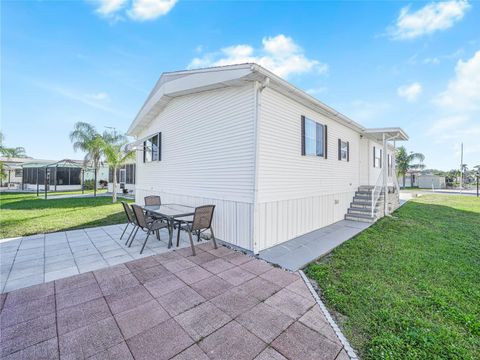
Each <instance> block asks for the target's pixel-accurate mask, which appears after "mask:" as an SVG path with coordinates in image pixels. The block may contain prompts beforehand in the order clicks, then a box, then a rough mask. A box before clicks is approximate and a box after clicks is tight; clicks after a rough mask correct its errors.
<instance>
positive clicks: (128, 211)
mask: <svg viewBox="0 0 480 360" xmlns="http://www.w3.org/2000/svg"><path fill="white" fill-rule="evenodd" d="M122 205H123V210H124V211H125V215H127V226H125V229H123V232H122V235H121V236H120V239H122V238H123V235H125V231H127V228H128V226H129V225H132V226H133V229H132V231H130V234H129V235H128V238H127V241H126V242H125V245H127V244H128V240H130V237H131V236H132V234H133V231H134V230H135V228H136V227H137V223H136V221H135V215H134V214H133V212H132V209H130V207H129V206H128V204H127V203H126V202H125V201H122Z"/></svg>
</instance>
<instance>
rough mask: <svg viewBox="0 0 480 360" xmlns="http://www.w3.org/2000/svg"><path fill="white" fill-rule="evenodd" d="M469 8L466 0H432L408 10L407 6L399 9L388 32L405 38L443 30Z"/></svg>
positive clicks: (460, 17)
mask: <svg viewBox="0 0 480 360" xmlns="http://www.w3.org/2000/svg"><path fill="white" fill-rule="evenodd" d="M469 8H470V4H469V3H468V2H467V1H466V0H451V1H444V2H432V3H430V4H427V5H425V6H424V7H422V8H421V9H419V10H417V11H410V7H409V6H407V7H404V8H402V9H401V10H400V15H399V16H398V18H397V20H396V23H395V25H394V26H393V27H391V28H390V29H388V33H389V35H390V37H391V38H393V39H397V40H405V39H414V38H417V37H420V36H424V35H428V34H432V33H434V32H436V31H439V30H445V29H448V28H450V27H452V26H453V24H454V23H456V22H458V21H460V20H461V19H462V18H463V16H464V15H465V13H466V12H467V11H468V9H469Z"/></svg>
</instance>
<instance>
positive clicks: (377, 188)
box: [372, 171, 383, 218]
mask: <svg viewBox="0 0 480 360" xmlns="http://www.w3.org/2000/svg"><path fill="white" fill-rule="evenodd" d="M382 189H383V171H381V172H380V174H379V175H378V178H377V182H376V183H375V186H374V187H373V189H372V218H373V217H374V215H375V208H376V207H377V201H378V198H379V197H380V194H381V193H382Z"/></svg>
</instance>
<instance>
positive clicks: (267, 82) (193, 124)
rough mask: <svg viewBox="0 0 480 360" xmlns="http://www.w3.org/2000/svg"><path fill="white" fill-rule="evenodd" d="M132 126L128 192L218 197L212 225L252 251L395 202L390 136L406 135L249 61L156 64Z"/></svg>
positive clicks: (180, 199) (203, 200)
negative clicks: (371, 123) (174, 67)
mask: <svg viewBox="0 0 480 360" xmlns="http://www.w3.org/2000/svg"><path fill="white" fill-rule="evenodd" d="M128 135H131V136H134V137H135V138H136V139H137V141H135V142H134V143H132V144H130V147H131V148H134V149H136V150H138V151H137V161H136V163H137V169H136V170H137V173H136V199H138V200H139V201H141V199H143V197H144V196H145V195H150V194H158V195H161V196H162V201H163V202H170V203H171V202H176V203H182V204H187V205H188V204H190V205H202V204H215V205H216V210H215V219H214V228H215V234H216V236H217V237H218V238H220V239H222V240H224V241H226V242H229V243H231V244H233V245H236V246H238V247H241V248H244V249H247V250H251V251H253V252H255V253H258V252H259V251H260V250H263V249H266V248H268V247H271V246H273V245H276V244H280V243H282V242H285V241H287V240H290V239H293V238H295V237H297V236H299V235H302V234H305V233H307V232H310V231H313V230H315V229H318V228H321V227H324V226H326V225H329V224H332V223H334V222H337V221H339V220H342V219H344V218H345V217H347V218H350V219H357V220H365V221H373V220H375V218H377V217H379V216H382V214H383V213H384V211H385V210H386V211H392V210H393V208H395V207H396V205H397V199H398V184H397V179H396V176H395V164H394V156H393V154H394V147H393V146H392V145H393V144H392V143H391V142H392V141H395V140H397V141H398V140H407V139H408V137H407V135H406V134H405V133H404V132H403V131H402V130H401V129H400V128H388V129H366V128H364V127H363V126H361V125H359V124H357V123H356V122H354V121H352V120H351V119H349V118H347V117H346V116H344V115H342V114H340V113H338V112H337V111H335V110H333V109H332V108H330V107H328V106H326V105H325V104H323V103H321V102H320V101H318V100H317V99H315V98H313V97H312V96H310V95H308V94H307V93H305V92H303V91H301V90H299V89H297V88H295V87H294V86H293V85H291V84H290V83H288V82H287V81H285V80H283V79H281V78H279V77H278V76H276V75H274V74H273V73H271V72H270V71H268V70H266V69H264V68H262V67H261V66H259V65H256V64H240V65H230V66H224V67H215V68H208V69H199V70H186V71H179V72H171V73H164V74H162V76H161V77H160V79H159V81H158V82H157V84H156V86H155V87H154V89H153V90H152V92H151V94H150V95H149V97H148V98H147V100H146V102H145V104H144V105H143V106H142V108H141V109H140V111H139V113H138V115H137V117H136V118H135V120H134V121H133V123H132V124H131V126H130V128H129V130H128ZM362 186H363V187H362ZM372 188H373V189H374V192H373V194H374V206H373V215H374V216H373V217H372V216H371V215H372V212H371V200H372V196H371V191H372V190H371V189H372ZM385 189H386V190H387V194H388V193H391V194H390V195H389V196H386V197H383V195H382V191H383V193H385V191H384V190H385ZM377 199H378V201H377ZM382 199H385V202H382Z"/></svg>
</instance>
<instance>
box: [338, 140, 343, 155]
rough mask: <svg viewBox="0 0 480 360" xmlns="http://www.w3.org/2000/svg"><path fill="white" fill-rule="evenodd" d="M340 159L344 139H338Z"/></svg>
mask: <svg viewBox="0 0 480 360" xmlns="http://www.w3.org/2000/svg"><path fill="white" fill-rule="evenodd" d="M338 160H342V140H340V139H338Z"/></svg>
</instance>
